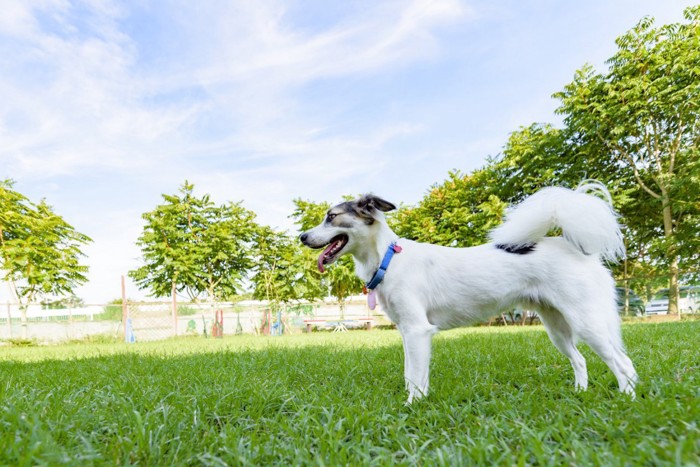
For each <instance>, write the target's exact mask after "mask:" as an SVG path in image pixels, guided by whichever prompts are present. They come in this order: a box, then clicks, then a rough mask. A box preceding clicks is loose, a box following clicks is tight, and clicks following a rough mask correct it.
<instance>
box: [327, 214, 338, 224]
mask: <svg viewBox="0 0 700 467" xmlns="http://www.w3.org/2000/svg"><path fill="white" fill-rule="evenodd" d="M337 215H338V214H331V213H328V217H326V220H327V221H328V222H331V221H332V220H333V219H335V217H336V216H337Z"/></svg>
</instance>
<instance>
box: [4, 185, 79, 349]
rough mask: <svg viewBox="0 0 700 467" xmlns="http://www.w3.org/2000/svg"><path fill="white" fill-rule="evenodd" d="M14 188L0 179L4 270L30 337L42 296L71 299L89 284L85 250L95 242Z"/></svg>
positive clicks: (48, 207) (51, 210)
mask: <svg viewBox="0 0 700 467" xmlns="http://www.w3.org/2000/svg"><path fill="white" fill-rule="evenodd" d="M13 185H14V183H13V182H12V181H11V180H2V181H0V268H1V269H2V271H3V273H4V276H5V280H6V281H7V282H9V284H10V286H11V288H12V290H13V291H14V293H15V295H16V297H17V300H18V302H19V304H20V309H21V312H22V323H23V326H24V327H25V328H24V332H25V335H26V320H27V315H26V312H27V307H28V306H29V304H31V303H34V302H35V301H36V299H37V298H38V297H39V296H50V295H54V296H65V295H68V296H73V295H74V289H75V288H76V287H77V286H79V285H81V284H83V283H85V282H87V276H86V274H87V272H88V267H87V266H84V265H82V264H80V260H81V257H83V256H85V255H84V253H83V252H82V250H81V247H82V246H84V245H87V244H88V243H90V242H91V241H92V240H91V239H90V237H88V236H87V235H84V234H82V233H80V232H77V231H76V230H75V228H74V227H73V226H71V225H70V224H68V223H67V222H66V221H65V220H64V219H63V218H62V217H61V216H59V215H58V214H56V213H55V212H54V211H53V209H52V208H51V206H49V205H48V204H46V202H45V201H44V200H42V201H40V202H39V204H34V203H32V202H30V201H29V200H28V199H27V198H26V197H25V196H24V195H22V194H20V193H18V192H16V191H14V190H13V189H12V188H13Z"/></svg>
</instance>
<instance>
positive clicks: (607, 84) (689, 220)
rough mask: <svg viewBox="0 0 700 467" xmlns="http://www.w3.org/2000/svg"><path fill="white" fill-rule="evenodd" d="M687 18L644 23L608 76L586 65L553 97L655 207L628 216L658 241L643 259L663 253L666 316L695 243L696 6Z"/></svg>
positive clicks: (622, 46)
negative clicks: (682, 21)
mask: <svg viewBox="0 0 700 467" xmlns="http://www.w3.org/2000/svg"><path fill="white" fill-rule="evenodd" d="M685 18H686V20H687V21H688V22H687V23H685V24H680V23H676V24H670V25H665V26H662V27H659V28H655V27H654V21H653V19H651V18H644V19H642V20H641V21H640V22H639V23H638V24H637V25H636V26H635V27H634V28H632V29H631V30H630V31H628V32H627V33H625V34H624V35H622V36H621V37H619V38H618V39H617V40H616V44H617V46H618V51H617V53H615V55H613V57H611V58H610V59H609V60H608V65H609V69H608V71H607V72H606V73H595V71H594V70H593V68H592V67H590V66H585V67H583V68H582V69H581V70H579V71H577V73H576V75H575V77H574V81H573V82H572V83H570V84H569V85H567V86H566V87H565V88H564V90H563V91H562V92H559V93H557V94H555V97H557V98H558V99H560V100H561V106H560V107H559V109H558V112H559V113H560V114H562V115H564V122H565V124H566V126H567V127H568V128H569V129H571V130H574V131H576V132H577V133H578V134H579V135H580V138H581V140H582V141H583V142H584V144H586V145H588V146H589V147H590V148H592V149H591V150H590V152H591V153H595V152H597V153H598V155H599V157H601V158H607V160H609V163H610V164H611V165H615V166H617V167H620V168H621V169H623V170H624V171H626V172H627V173H628V174H629V175H628V177H630V178H632V179H633V180H634V182H635V184H636V188H637V190H638V194H639V196H640V198H641V197H647V198H648V199H650V200H651V201H652V204H653V205H655V212H653V213H652V212H650V211H649V209H641V210H638V212H639V214H641V215H636V216H635V215H634V212H630V213H629V214H630V218H629V220H630V221H632V220H633V219H634V221H638V222H639V223H640V224H642V225H646V226H648V227H652V226H651V225H649V224H650V222H649V221H650V220H652V219H653V220H654V224H655V225H654V226H653V228H652V229H651V230H650V231H652V232H655V233H656V234H657V238H658V239H660V241H657V242H656V243H655V245H653V248H652V249H651V250H650V251H649V252H648V254H649V255H652V256H654V253H655V252H656V251H658V250H662V251H663V260H664V263H665V264H666V266H667V268H668V271H669V288H670V297H671V299H670V303H669V313H676V312H677V311H678V306H677V305H678V274H679V266H681V265H682V261H683V258H687V259H689V260H690V261H697V259H698V256H697V255H698V253H697V251H698V246H700V243H698V235H697V234H698V210H699V209H700V207H699V206H698V202H697V199H698V197H699V196H700V173H699V170H700V162H699V156H700V153H699V150H698V143H699V142H700V127H699V126H698V121H699V117H700V6H696V7H692V8H688V9H686V10H685ZM596 149H597V151H596ZM640 203H641V200H640ZM643 204H644V205H645V206H648V203H646V202H645V203H643ZM690 264H696V263H686V265H684V266H689V265H690Z"/></svg>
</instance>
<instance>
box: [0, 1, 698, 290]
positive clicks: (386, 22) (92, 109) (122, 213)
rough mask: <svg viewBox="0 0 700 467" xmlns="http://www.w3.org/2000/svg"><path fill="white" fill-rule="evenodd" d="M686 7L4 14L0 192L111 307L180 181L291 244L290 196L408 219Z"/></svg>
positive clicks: (88, 8) (310, 5)
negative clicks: (38, 213)
mask: <svg viewBox="0 0 700 467" xmlns="http://www.w3.org/2000/svg"><path fill="white" fill-rule="evenodd" d="M692 3H693V2H686V1H676V0H665V1H663V2H661V1H658V0H617V1H615V0H587V1H585V2H582V1H573V0H564V1H562V0H532V1H525V2H524V1H518V0H512V1H505V0H474V1H471V0H464V1H461V0H402V1H393V0H391V1H387V0H357V1H335V2H329V1H327V0H323V1H321V0H310V1H275V0H269V1H246V0H220V1H216V0H203V1H200V2H191V1H186V0H180V1H177V0H161V1H158V2H152V1H147V0H130V1H110V0H85V1H70V0H2V14H0V179H6V178H10V179H13V180H14V181H15V186H14V188H15V190H17V191H19V192H20V193H22V194H24V195H25V196H27V197H29V198H30V199H31V200H32V201H34V202H38V201H39V200H41V199H45V200H46V201H47V203H48V204H50V205H51V206H53V208H54V210H55V211H56V212H57V213H58V214H59V215H61V216H62V217H63V218H64V219H65V220H66V221H67V222H69V223H70V224H71V225H73V226H74V227H75V228H76V230H78V231H79V232H82V233H85V234H87V235H88V236H90V237H91V238H92V239H93V243H91V244H90V245H89V246H87V247H85V248H84V252H85V253H86V257H85V259H84V262H85V264H87V265H88V266H89V267H90V273H89V278H90V281H89V283H87V284H85V285H83V286H81V287H80V288H79V289H77V295H78V296H79V297H81V298H83V299H84V300H86V301H87V302H89V303H95V304H97V303H105V302H107V301H109V300H112V299H114V298H118V297H119V296H120V294H121V292H120V290H121V289H120V277H121V276H122V275H126V273H127V272H128V271H129V270H133V269H136V268H138V267H139V266H140V265H141V264H142V263H141V261H140V251H139V249H138V247H137V246H136V244H135V242H136V239H137V238H138V237H139V235H140V234H141V232H142V229H143V222H142V218H141V215H142V214H143V213H144V212H147V211H151V210H153V209H154V208H155V207H156V206H157V205H158V204H160V203H161V202H162V197H161V195H162V194H174V193H176V192H177V190H178V188H179V187H180V186H181V185H182V183H183V182H184V181H185V180H188V181H189V182H191V183H193V184H194V185H195V193H196V194H197V195H203V194H210V195H211V197H212V199H213V200H214V201H215V202H216V203H217V204H223V203H226V202H228V201H240V202H242V203H243V205H244V206H245V207H246V208H247V209H250V210H252V211H254V212H255V213H256V214H257V220H258V222H259V223H261V224H266V225H270V226H273V227H276V228H279V229H282V230H285V229H288V230H290V231H293V230H294V226H293V224H292V222H291V220H290V219H289V215H290V214H291V212H292V211H293V203H292V200H293V199H295V198H303V199H308V200H313V201H328V202H331V203H334V202H337V201H340V200H341V198H342V196H343V195H346V194H359V193H366V192H372V193H375V194H377V195H380V196H382V197H383V198H385V199H387V200H390V201H392V202H394V203H395V204H400V203H404V204H415V203H417V202H418V201H420V200H421V199H422V198H423V196H424V195H425V194H426V192H427V191H428V189H429V187H430V186H431V185H433V184H435V183H440V182H441V181H443V180H444V179H445V178H446V177H447V174H448V171H450V170H455V169H456V170H460V171H462V172H464V173H468V172H471V171H472V170H475V169H477V168H479V167H481V166H482V165H483V164H484V163H485V161H486V158H487V157H489V156H497V155H498V154H499V153H500V151H501V150H502V148H503V146H504V144H505V143H506V141H507V139H508V135H509V134H510V133H511V132H513V131H516V130H517V129H518V128H520V127H521V126H528V125H530V124H532V123H534V122H550V123H553V124H555V125H557V124H559V122H560V117H559V116H557V115H556V114H555V109H556V108H557V104H558V103H557V101H556V100H554V99H553V98H552V97H551V96H552V94H553V93H555V92H557V91H560V90H562V89H563V87H564V86H565V85H566V84H567V83H569V82H571V81H572V79H573V76H574V72H575V71H576V70H577V69H579V68H581V67H582V66H583V65H584V64H586V63H589V64H591V65H593V66H594V67H595V68H596V69H598V70H599V71H604V70H605V60H606V59H608V58H609V57H610V56H612V55H613V54H614V52H615V50H616V45H615V42H614V41H615V38H616V37H618V36H620V35H622V34H623V33H624V32H626V31H627V30H629V29H630V28H632V27H633V26H634V25H635V24H636V23H637V22H638V21H639V20H640V19H641V18H642V17H644V16H652V17H654V18H655V20H656V24H657V25H661V24H665V23H670V22H682V21H684V20H683V9H684V8H685V7H687V6H689V5H692ZM146 295H147V291H139V290H138V289H137V288H136V287H135V285H134V284H133V283H131V281H130V280H129V279H128V278H127V296H128V297H130V298H143V297H145V296H146ZM7 297H8V292H7V290H6V288H5V287H4V286H3V287H0V301H5V300H6V299H7Z"/></svg>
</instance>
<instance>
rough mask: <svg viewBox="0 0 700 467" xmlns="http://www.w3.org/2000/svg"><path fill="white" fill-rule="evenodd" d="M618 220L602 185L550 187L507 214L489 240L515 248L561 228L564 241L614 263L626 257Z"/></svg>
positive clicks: (593, 181) (536, 240) (591, 181)
mask: <svg viewBox="0 0 700 467" xmlns="http://www.w3.org/2000/svg"><path fill="white" fill-rule="evenodd" d="M599 196H602V197H603V198H605V201H604V200H603V199H601V198H600V197H599ZM617 218H618V215H617V214H616V213H615V211H613V208H612V197H611V196H610V192H609V191H608V190H607V188H605V185H603V184H602V183H600V182H597V181H595V180H586V181H584V182H583V183H581V185H579V186H578V188H576V190H570V189H568V188H559V187H549V188H544V189H542V190H540V191H538V192H537V193H535V194H534V195H532V196H530V197H529V198H526V199H525V200H524V201H523V202H521V203H520V204H518V205H517V206H515V207H514V208H512V209H510V210H509V211H508V212H507V214H506V219H505V222H504V223H503V224H501V225H500V226H499V227H497V228H496V229H494V230H493V231H492V232H491V240H492V241H493V242H494V243H496V244H498V245H506V246H512V247H513V248H516V249H517V248H520V247H527V246H530V245H532V244H534V243H537V242H538V241H539V240H541V239H542V238H543V237H544V236H545V235H547V232H549V231H550V230H552V229H554V228H560V229H561V231H562V234H563V236H564V238H565V239H566V240H567V241H568V242H569V243H571V244H572V245H574V246H575V247H576V248H578V249H579V250H581V251H582V252H583V253H584V254H587V255H598V256H599V257H601V258H602V259H604V260H606V261H616V260H617V259H619V258H623V257H624V256H625V246H624V243H623V241H622V233H621V232H620V225H619V224H618V222H617Z"/></svg>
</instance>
